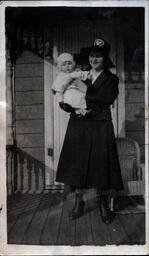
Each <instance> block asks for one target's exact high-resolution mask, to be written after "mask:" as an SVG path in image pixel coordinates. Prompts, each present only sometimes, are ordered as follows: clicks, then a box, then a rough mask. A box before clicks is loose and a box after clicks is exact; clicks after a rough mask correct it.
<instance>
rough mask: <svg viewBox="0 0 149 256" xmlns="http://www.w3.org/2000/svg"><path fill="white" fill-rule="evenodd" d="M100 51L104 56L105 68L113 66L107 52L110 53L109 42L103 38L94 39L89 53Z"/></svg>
mask: <svg viewBox="0 0 149 256" xmlns="http://www.w3.org/2000/svg"><path fill="white" fill-rule="evenodd" d="M97 52H98V53H101V54H102V55H103V57H104V58H105V66H106V67H107V68H113V67H114V64H113V63H112V61H111V59H110V57H109V53H110V44H109V43H108V42H107V41H106V40H104V39H101V38H100V39H99V38H98V39H95V41H94V45H93V46H92V47H91V48H90V51H89V55H91V54H93V53H97Z"/></svg>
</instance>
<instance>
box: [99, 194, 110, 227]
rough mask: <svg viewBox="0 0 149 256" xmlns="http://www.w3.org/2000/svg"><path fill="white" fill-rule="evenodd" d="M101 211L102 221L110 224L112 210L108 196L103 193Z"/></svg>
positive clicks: (100, 204)
mask: <svg viewBox="0 0 149 256" xmlns="http://www.w3.org/2000/svg"><path fill="white" fill-rule="evenodd" d="M99 212H100V215H101V219H102V221H103V222H104V223H105V224H110V223H111V212H110V208H109V204H108V197H107V196H104V195H102V196H101V197H100V203H99Z"/></svg>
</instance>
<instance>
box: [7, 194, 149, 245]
mask: <svg viewBox="0 0 149 256" xmlns="http://www.w3.org/2000/svg"><path fill="white" fill-rule="evenodd" d="M129 200H130V199H129ZM73 201H74V196H73V195H69V196H68V197H67V199H64V196H63V194H62V193H58V192H56V193H54V194H52V193H48V194H36V195H35V194H34V195H29V194H24V195H21V194H17V195H13V196H10V197H8V243H9V244H30V245H74V246H76V245H105V244H116V245H120V244H121V245H122V244H127V245H133V244H144V243H145V214H144V213H143V212H141V211H140V212H139V211H138V210H137V211H133V213H132V211H131V210H129V207H128V204H125V209H124V210H126V211H125V214H124V211H120V212H119V213H117V214H116V216H115V217H114V218H113V221H112V223H111V224H110V225H105V224H104V223H102V221H101V218H100V215H99V213H98V202H97V198H96V196H95V195H94V194H90V193H88V194H86V195H85V201H86V208H85V214H84V216H82V217H80V218H78V219H76V220H73V221H72V220H69V219H68V217H67V215H68V212H69V211H70V209H71V208H72V205H73ZM120 201H121V204H122V205H124V201H125V202H126V200H124V198H123V197H122V198H121V199H120ZM132 202H133V201H132V200H131V204H132V205H133V203H132ZM123 208H124V207H123ZM127 210H128V212H127Z"/></svg>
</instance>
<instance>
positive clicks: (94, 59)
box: [89, 52, 104, 71]
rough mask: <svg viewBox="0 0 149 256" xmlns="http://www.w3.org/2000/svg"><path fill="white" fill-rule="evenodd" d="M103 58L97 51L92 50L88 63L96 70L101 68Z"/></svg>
mask: <svg viewBox="0 0 149 256" xmlns="http://www.w3.org/2000/svg"><path fill="white" fill-rule="evenodd" d="M103 60H104V57H103V56H102V55H101V53H99V52H92V53H90V55H89V63H90V65H91V67H92V68H93V69H95V70H96V71H100V70H101V69H103Z"/></svg>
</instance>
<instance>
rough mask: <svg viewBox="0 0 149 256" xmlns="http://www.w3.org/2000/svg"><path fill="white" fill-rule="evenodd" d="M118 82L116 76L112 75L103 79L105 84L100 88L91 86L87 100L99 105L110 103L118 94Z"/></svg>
mask: <svg viewBox="0 0 149 256" xmlns="http://www.w3.org/2000/svg"><path fill="white" fill-rule="evenodd" d="M118 83H119V79H118V77H117V76H115V75H112V76H111V77H110V78H108V79H107V80H106V81H105V86H103V88H102V89H101V90H100V89H99V90H97V88H92V92H91V94H90V96H89V98H90V99H89V100H90V101H92V102H95V103H98V104H101V105H111V104H113V102H114V101H115V99H116V98H117V96H118V93H119V91H118Z"/></svg>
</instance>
